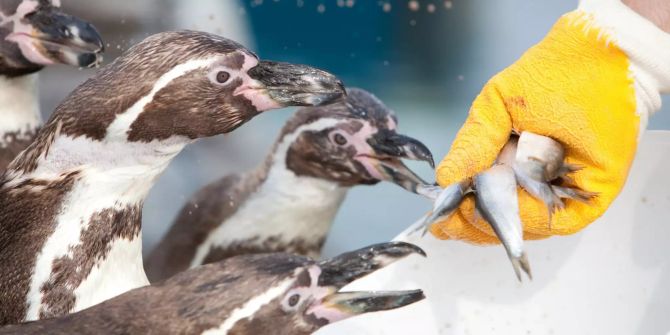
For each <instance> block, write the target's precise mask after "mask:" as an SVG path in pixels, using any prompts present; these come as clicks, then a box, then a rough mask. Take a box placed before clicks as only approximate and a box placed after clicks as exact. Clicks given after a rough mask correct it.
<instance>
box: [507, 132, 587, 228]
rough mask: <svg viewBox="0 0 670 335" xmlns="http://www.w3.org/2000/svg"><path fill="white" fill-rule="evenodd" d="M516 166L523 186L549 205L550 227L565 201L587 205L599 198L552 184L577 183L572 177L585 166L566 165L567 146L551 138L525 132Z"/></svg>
mask: <svg viewBox="0 0 670 335" xmlns="http://www.w3.org/2000/svg"><path fill="white" fill-rule="evenodd" d="M512 166H513V168H514V172H515V174H516V179H517V182H518V183H519V185H521V187H523V188H524V189H525V190H526V191H527V192H528V193H530V194H531V195H532V196H533V197H535V198H537V199H539V200H541V201H542V202H544V204H545V205H547V210H548V212H549V224H550V225H551V215H552V214H553V212H555V211H556V210H557V209H561V208H564V207H565V204H564V203H563V200H561V198H564V199H574V200H578V201H583V202H585V201H588V200H589V199H591V198H593V197H594V196H595V195H596V194H595V193H592V192H586V191H583V190H580V189H578V188H576V187H567V186H558V185H554V184H552V183H554V182H556V181H561V182H562V183H563V184H565V183H568V184H574V182H573V181H572V178H570V177H569V176H568V174H570V173H572V172H575V171H578V170H580V169H581V167H580V166H577V165H574V164H569V163H565V150H564V149H563V146H562V145H561V144H560V143H558V142H557V141H555V140H553V139H551V138H549V137H546V136H541V135H537V134H534V133H531V132H527V131H526V132H523V133H521V136H520V137H519V139H518V145H517V150H516V155H515V159H514V163H513V165H512Z"/></svg>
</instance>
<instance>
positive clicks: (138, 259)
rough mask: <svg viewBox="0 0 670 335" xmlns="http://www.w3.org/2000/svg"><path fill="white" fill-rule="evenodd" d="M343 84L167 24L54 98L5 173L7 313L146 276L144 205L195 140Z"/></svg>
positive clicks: (1, 217)
mask: <svg viewBox="0 0 670 335" xmlns="http://www.w3.org/2000/svg"><path fill="white" fill-rule="evenodd" d="M343 94H344V89H343V86H342V84H341V82H340V81H339V80H338V79H337V78H336V77H335V76H333V75H331V74H329V73H327V72H324V71H320V70H317V69H314V68H311V67H307V66H303V65H292V64H287V63H277V62H269V61H259V59H258V57H257V56H256V55H255V54H254V53H252V52H251V51H249V50H247V49H246V48H245V47H243V46H242V45H240V44H238V43H236V42H233V41H231V40H228V39H225V38H223V37H219V36H216V35H212V34H207V33H201V32H195V31H177V32H165V33H160V34H156V35H153V36H150V37H148V38H147V39H145V40H144V41H142V42H140V43H139V44H137V45H135V46H133V47H131V48H130V49H129V50H128V51H127V52H125V53H124V54H123V55H122V56H121V57H119V58H118V59H116V60H115V61H114V62H112V63H111V64H109V65H107V66H104V67H102V68H101V69H100V70H99V71H98V73H97V74H96V75H95V76H94V77H93V78H91V79H89V80H87V81H86V82H84V83H83V84H82V85H80V86H79V87H77V88H76V89H75V90H74V91H73V92H72V93H71V94H70V95H69V96H68V97H67V98H66V99H65V100H64V101H63V102H62V103H61V104H60V105H59V106H58V107H57V108H56V110H55V111H54V113H53V114H52V116H51V118H50V119H49V121H48V122H47V123H46V124H45V125H44V127H42V129H41V130H40V131H39V133H38V134H37V137H36V138H35V140H34V141H33V142H32V143H31V144H30V146H28V148H26V150H24V151H23V152H22V153H21V154H19V156H17V158H16V159H14V160H13V161H12V162H11V163H10V165H9V166H8V168H7V171H6V172H5V174H4V175H3V177H2V178H1V179H0V245H1V246H2V248H1V249H0V264H2V266H1V267H0V323H3V324H4V323H14V322H20V321H25V320H34V319H40V318H47V317H54V316H58V315H63V314H66V313H69V312H73V311H78V310H81V309H84V308H87V307H89V306H92V305H95V304H97V303H99V302H101V301H103V300H107V299H109V298H111V297H114V296H116V295H118V294H120V293H123V292H125V291H128V290H130V289H133V288H136V287H139V286H143V285H146V284H147V283H148V281H147V278H146V275H145V273H144V269H143V266H142V250H141V211H142V204H143V202H144V199H145V197H146V196H147V193H148V192H149V190H150V189H151V187H152V186H153V184H154V183H155V181H156V179H157V178H158V176H159V175H160V174H161V173H162V172H163V171H164V170H165V168H166V167H167V165H168V164H169V163H170V161H171V160H172V159H173V158H174V157H175V156H176V155H177V154H178V153H179V152H180V151H181V150H182V149H183V148H184V147H185V146H186V145H187V144H189V143H191V142H193V141H194V140H196V139H198V138H202V137H207V136H213V135H217V134H222V133H228V132H230V131H232V130H234V129H235V128H237V127H239V126H240V125H242V124H243V123H245V122H247V121H248V120H249V119H251V118H252V117H254V116H255V115H257V114H259V113H260V112H262V111H265V110H269V109H274V108H279V107H283V106H289V105H319V104H323V103H327V102H330V101H332V100H333V99H337V98H339V97H341V96H342V95H343Z"/></svg>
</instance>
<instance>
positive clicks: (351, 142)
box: [145, 88, 434, 281]
mask: <svg viewBox="0 0 670 335" xmlns="http://www.w3.org/2000/svg"><path fill="white" fill-rule="evenodd" d="M397 125H398V120H397V118H396V116H395V114H394V113H393V112H392V111H391V110H390V109H389V108H388V107H386V106H385V105H384V103H382V102H381V101H380V100H379V99H377V97H375V96H374V95H372V94H371V93H369V92H367V91H365V90H362V89H357V88H349V89H347V97H346V98H344V99H342V100H341V101H338V102H335V103H333V104H329V105H326V106H321V107H307V108H304V109H301V110H299V111H297V113H296V114H295V115H294V116H293V117H292V118H291V119H289V121H288V122H287V123H286V125H285V126H284V127H283V129H282V131H281V134H280V135H279V137H278V139H277V140H276V142H275V144H274V146H273V148H272V150H271V152H270V154H269V155H268V156H267V158H266V159H265V161H264V162H263V163H262V164H260V166H258V167H257V168H256V169H254V170H252V171H251V172H248V173H246V174H241V175H230V176H226V177H223V178H222V179H220V180H218V181H215V182H213V183H211V184H209V185H207V186H205V187H204V188H202V189H201V190H199V191H198V192H196V193H195V195H193V196H192V197H191V198H190V199H189V200H188V202H187V204H186V205H185V206H184V207H183V208H182V209H181V211H180V213H179V214H178V216H177V218H176V220H175V221H174V223H173V225H172V226H171V227H170V229H169V230H168V232H167V234H166V235H165V237H164V238H163V239H162V240H161V241H160V242H159V243H158V244H157V246H156V247H155V248H154V249H153V250H152V252H151V253H150V254H149V256H148V257H147V260H146V263H145V269H146V270H147V275H148V277H149V280H150V281H155V280H159V279H164V278H167V277H169V276H171V275H174V274H175V273H178V272H180V271H183V270H186V269H188V268H192V267H195V266H198V265H201V264H205V263H210V262H214V261H219V260H222V259H224V258H226V257H231V256H235V255H239V254H244V253H268V252H288V253H295V254H301V255H305V256H309V257H313V258H318V257H319V256H320V251H321V247H322V246H323V244H324V241H325V238H326V235H327V234H328V231H329V230H330V227H331V225H332V223H333V220H334V219H335V215H336V214H337V211H338V209H339V207H340V205H341V204H342V201H343V200H344V198H345V196H346V194H347V191H348V190H349V189H350V188H351V187H353V186H356V185H372V184H376V183H378V182H380V181H382V180H386V181H391V182H394V183H397V184H399V185H400V186H402V187H404V188H407V189H409V190H410V191H413V192H415V191H416V186H417V185H420V184H425V182H423V181H422V180H421V178H419V177H418V176H416V174H414V173H413V172H412V171H411V170H410V169H409V168H407V167H406V166H405V165H404V164H403V163H402V161H401V160H400V159H401V158H409V159H418V160H423V161H427V162H428V163H429V164H430V165H431V166H433V164H434V163H433V157H432V154H431V152H430V151H429V150H428V148H427V147H426V146H425V145H423V144H422V143H421V142H419V141H418V140H415V139H413V138H411V137H407V136H404V135H401V134H399V133H398V132H397Z"/></svg>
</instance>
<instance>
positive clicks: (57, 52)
mask: <svg viewBox="0 0 670 335" xmlns="http://www.w3.org/2000/svg"><path fill="white" fill-rule="evenodd" d="M26 20H27V21H28V22H27V23H28V24H27V25H26V26H25V29H22V31H18V32H16V31H15V32H13V33H11V34H9V35H8V36H7V37H6V39H7V40H8V41H13V42H15V43H17V44H18V45H19V48H20V49H21V52H22V53H23V55H24V56H25V57H26V58H27V59H28V60H29V61H31V62H33V63H35V64H39V65H50V64H54V63H62V64H69V65H74V66H79V67H92V66H96V65H98V64H100V63H101V62H102V52H103V51H104V45H103V42H102V38H101V37H100V34H99V33H98V31H97V30H96V29H95V27H93V25H91V24H90V23H88V22H86V21H83V20H81V19H79V18H77V17H74V16H71V15H67V14H64V13H62V12H60V11H59V10H58V9H57V8H52V9H48V10H40V11H37V12H35V13H34V14H32V15H30V16H28V17H26Z"/></svg>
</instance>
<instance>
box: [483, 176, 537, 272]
mask: <svg viewBox="0 0 670 335" xmlns="http://www.w3.org/2000/svg"><path fill="white" fill-rule="evenodd" d="M474 179H475V182H474V188H475V190H476V191H475V192H474V193H475V207H476V208H477V212H478V213H479V215H481V216H482V218H484V219H485V220H486V221H487V222H488V223H489V225H491V228H493V231H494V232H495V234H496V236H498V239H500V242H501V243H502V245H503V246H504V247H505V250H506V251H507V257H508V258H509V260H510V261H511V262H512V267H513V268H514V273H515V274H516V277H517V279H518V280H519V281H521V271H520V269H523V271H524V272H525V273H526V275H528V278H529V279H531V280H532V279H533V276H532V274H531V271H530V264H529V263H528V256H527V255H526V251H525V250H524V245H523V225H522V223H521V216H520V215H519V198H518V196H517V182H516V177H515V175H514V169H512V167H511V166H509V165H507V164H501V163H498V164H496V165H494V166H492V167H491V168H489V169H488V170H486V171H484V172H482V173H480V174H478V175H477V176H475V178H474Z"/></svg>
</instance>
